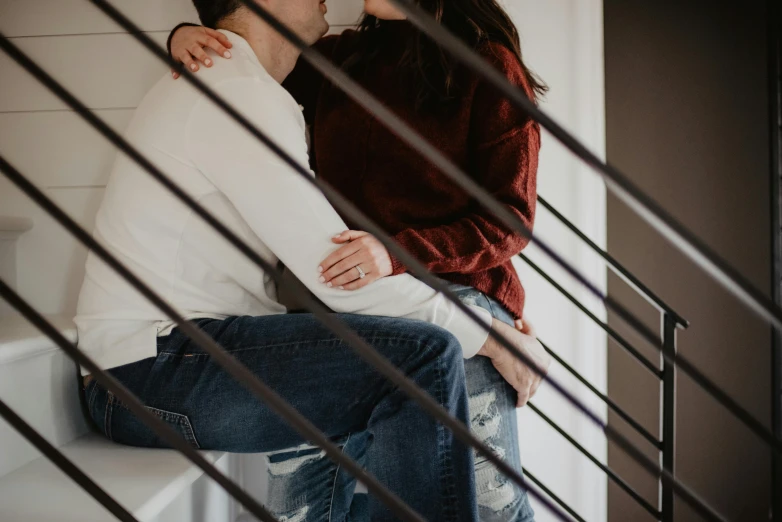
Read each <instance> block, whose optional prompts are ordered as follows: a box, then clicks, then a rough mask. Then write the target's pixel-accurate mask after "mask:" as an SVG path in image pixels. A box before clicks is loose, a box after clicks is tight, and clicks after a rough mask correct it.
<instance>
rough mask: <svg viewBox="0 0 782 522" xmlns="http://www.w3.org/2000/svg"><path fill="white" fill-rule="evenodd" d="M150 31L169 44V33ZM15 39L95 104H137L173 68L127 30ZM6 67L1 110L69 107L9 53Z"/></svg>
mask: <svg viewBox="0 0 782 522" xmlns="http://www.w3.org/2000/svg"><path fill="white" fill-rule="evenodd" d="M150 36H151V37H152V38H153V39H154V40H155V41H156V42H157V43H158V44H161V45H165V43H166V37H167V35H166V34H163V33H153V34H150ZM14 43H15V44H16V45H18V46H19V48H20V49H21V50H22V51H23V52H24V53H25V54H27V55H28V56H30V58H32V59H33V60H35V61H36V62H37V63H38V64H39V65H40V66H41V67H43V68H44V69H45V70H46V71H47V72H48V73H49V74H50V75H51V76H52V77H54V78H55V79H56V80H58V81H59V82H61V83H62V84H63V85H64V86H65V88H67V89H69V90H70V91H71V92H72V93H73V94H75V95H76V97H77V98H78V99H79V100H81V101H82V103H85V104H86V105H87V106H88V107H90V108H93V109H107V108H127V107H136V106H137V105H138V103H139V102H140V101H141V99H142V98H143V97H144V94H146V92H147V91H148V90H149V88H150V87H151V86H152V85H153V84H154V83H155V82H156V81H157V80H159V79H160V78H161V76H162V75H163V74H165V73H166V72H167V70H168V68H167V67H166V66H165V64H163V62H162V61H160V60H158V59H157V58H156V57H154V56H152V55H151V54H150V53H149V52H148V51H147V50H146V49H144V48H143V47H141V44H140V43H139V42H137V41H136V40H135V39H134V38H133V37H132V36H130V35H127V34H108V35H86V36H81V35H79V36H54V37H41V38H22V39H16V40H14ZM0 71H2V77H3V81H2V82H0V112H7V111H41V110H54V109H64V108H66V106H65V104H63V103H62V102H60V101H59V100H58V99H57V98H56V97H55V96H54V95H53V94H50V93H49V91H48V90H46V88H45V87H43V86H42V85H41V84H40V83H39V82H38V81H37V80H35V78H33V77H32V76H30V75H29V74H28V73H27V72H26V71H25V70H24V69H22V68H21V67H20V66H18V65H16V63H14V62H13V61H12V60H11V59H10V58H8V56H6V55H5V54H3V53H0Z"/></svg>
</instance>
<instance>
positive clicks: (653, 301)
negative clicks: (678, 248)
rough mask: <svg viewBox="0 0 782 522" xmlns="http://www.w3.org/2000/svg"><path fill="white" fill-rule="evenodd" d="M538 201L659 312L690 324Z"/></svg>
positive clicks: (614, 260)
mask: <svg viewBox="0 0 782 522" xmlns="http://www.w3.org/2000/svg"><path fill="white" fill-rule="evenodd" d="M538 201H539V202H540V204H541V205H543V207H545V209H546V210H548V211H549V212H550V213H551V214H552V215H553V216H554V217H555V218H557V220H558V221H559V222H560V223H562V224H563V225H565V226H566V227H567V228H568V229H570V230H571V231H572V232H573V233H574V234H576V235H577V236H578V237H579V238H580V239H581V240H582V241H583V242H584V243H586V244H587V246H589V248H591V249H592V250H593V251H594V252H595V253H596V254H597V255H599V256H600V257H602V258H603V259H604V260H605V261H606V264H607V265H608V267H609V268H611V270H613V271H614V272H615V273H616V274H617V275H618V276H619V277H621V278H622V279H623V280H624V281H625V282H626V283H627V284H628V285H629V286H630V287H632V288H633V290H635V291H636V293H638V294H640V295H641V297H643V298H644V299H646V300H647V302H649V303H651V304H652V305H654V306H655V308H657V310H659V311H661V312H665V313H666V314H668V315H670V316H671V317H673V318H674V320H675V321H676V322H677V323H678V324H679V325H681V326H682V327H683V328H687V327H688V326H690V322H689V321H688V320H686V319H685V318H684V317H682V316H681V315H679V314H678V313H677V312H676V311H675V310H674V309H673V308H672V307H671V306H670V305H669V304H667V303H666V302H665V301H663V300H662V299H661V298H660V297H658V296H657V294H655V293H654V292H652V290H651V289H649V287H648V286H646V285H645V284H643V283H642V282H641V281H640V280H639V279H638V278H637V277H636V276H634V275H633V274H632V273H631V272H630V271H629V270H628V269H626V268H625V267H624V265H622V264H621V263H620V262H619V261H617V260H616V259H615V258H614V257H613V256H612V255H611V254H609V253H608V252H606V251H605V250H603V249H602V248H600V246H598V245H597V243H595V242H594V241H592V240H591V239H590V238H589V236H587V235H586V234H584V232H582V231H581V229H579V228H578V227H577V226H576V225H575V224H573V222H572V221H570V220H569V219H568V218H566V217H565V216H564V215H563V214H562V213H561V212H560V211H558V210H557V209H556V208H554V207H553V206H552V205H551V203H549V202H548V201H546V200H545V199H544V198H543V197H542V196H541V195H538Z"/></svg>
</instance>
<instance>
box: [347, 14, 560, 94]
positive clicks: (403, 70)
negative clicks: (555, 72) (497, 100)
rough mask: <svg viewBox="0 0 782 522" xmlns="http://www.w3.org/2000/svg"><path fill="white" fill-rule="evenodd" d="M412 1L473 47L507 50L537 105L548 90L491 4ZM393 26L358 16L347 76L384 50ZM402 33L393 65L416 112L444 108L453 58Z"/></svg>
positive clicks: (453, 82) (421, 37) (419, 36)
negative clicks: (496, 45)
mask: <svg viewBox="0 0 782 522" xmlns="http://www.w3.org/2000/svg"><path fill="white" fill-rule="evenodd" d="M416 3H417V4H418V5H419V7H421V8H422V9H424V10H425V11H427V12H428V13H430V14H431V15H432V16H433V17H434V18H435V19H436V20H437V21H438V22H439V23H440V24H442V25H443V26H444V27H445V28H447V29H448V30H449V31H451V32H452V33H453V34H454V35H456V36H457V37H459V38H460V39H461V40H462V41H464V42H466V43H467V44H468V45H470V46H471V47H473V48H477V47H478V46H480V45H481V44H482V43H485V42H495V43H499V44H501V45H504V46H505V47H507V48H508V49H510V50H511V51H512V52H513V54H515V55H516V57H517V58H518V60H519V64H521V67H522V69H523V71H524V75H525V79H526V81H527V84H528V85H529V86H530V89H531V95H532V101H534V102H537V100H538V97H540V96H542V95H543V94H545V93H546V91H548V87H547V86H546V85H545V84H544V83H543V82H542V81H541V80H540V79H539V78H538V77H537V75H536V74H535V73H533V72H532V71H531V70H530V69H529V68H528V67H527V66H526V64H525V63H524V60H523V59H522V56H521V42H520V40H519V32H518V30H517V29H516V26H515V24H514V23H513V21H512V20H511V18H510V16H508V14H507V13H506V12H505V10H504V9H503V8H502V7H501V6H500V5H499V3H498V2H497V0H416ZM393 24H399V22H388V21H385V20H380V19H378V18H377V17H375V16H372V15H364V17H363V18H362V20H361V22H360V24H359V27H358V34H357V37H358V42H357V45H356V49H357V50H356V52H355V53H354V54H353V55H352V56H351V57H350V58H348V59H347V60H346V61H345V64H344V68H345V69H346V70H348V71H349V72H351V73H353V74H357V73H358V74H360V73H361V72H363V71H366V69H367V68H368V67H369V65H370V64H371V62H372V61H373V60H374V59H375V58H376V57H377V56H378V54H379V53H380V51H381V50H382V49H383V48H384V47H385V44H386V42H387V40H386V37H387V32H388V29H389V27H390V26H391V25H393ZM405 35H406V36H405V39H406V42H405V43H404V46H403V50H402V54H401V58H400V59H399V63H398V64H397V66H398V68H399V70H400V74H401V75H403V76H404V80H405V84H406V85H408V86H410V88H411V89H412V91H411V94H412V96H413V97H414V100H415V106H416V108H417V109H420V108H421V107H423V106H429V107H431V106H435V107H437V106H439V107H443V106H447V105H448V102H449V101H452V100H454V99H455V98H456V97H458V95H459V85H458V81H457V75H456V72H457V70H458V65H459V62H458V60H456V59H455V58H454V57H453V56H452V55H451V54H450V53H448V52H447V51H446V50H444V49H443V48H441V47H440V46H439V45H438V44H437V43H435V42H434V41H433V40H432V39H430V38H429V37H428V36H426V35H425V34H423V33H421V32H420V31H417V30H411V31H407V32H406V33H405Z"/></svg>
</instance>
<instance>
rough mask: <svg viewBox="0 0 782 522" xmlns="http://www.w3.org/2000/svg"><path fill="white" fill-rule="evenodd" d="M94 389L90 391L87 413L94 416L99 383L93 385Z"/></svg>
mask: <svg viewBox="0 0 782 522" xmlns="http://www.w3.org/2000/svg"><path fill="white" fill-rule="evenodd" d="M91 384H92V389H91V390H90V397H89V398H88V399H87V411H88V412H89V414H90V415H92V406H93V404H94V402H95V390H97V389H98V383H95V382H93V383H91Z"/></svg>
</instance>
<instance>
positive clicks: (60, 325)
mask: <svg viewBox="0 0 782 522" xmlns="http://www.w3.org/2000/svg"><path fill="white" fill-rule="evenodd" d="M46 319H47V320H48V321H49V322H50V323H52V324H53V325H54V327H55V328H57V330H58V331H59V332H60V333H61V334H63V335H64V336H65V338H66V339H68V340H69V341H71V342H76V326H75V325H74V324H73V320H72V318H71V317H66V316H63V315H52V316H47V317H46ZM56 350H59V347H57V346H56V345H55V344H54V342H53V341H52V340H51V339H49V338H48V337H46V335H44V334H43V333H41V331H40V330H38V329H37V328H36V327H35V326H33V325H32V324H30V323H29V322H28V321H27V320H26V319H24V318H23V317H21V316H17V315H12V316H10V317H2V318H0V364H4V363H10V362H13V361H17V360H19V359H26V358H28V357H34V356H36V355H38V354H40V353H43V352H51V351H56Z"/></svg>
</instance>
